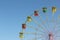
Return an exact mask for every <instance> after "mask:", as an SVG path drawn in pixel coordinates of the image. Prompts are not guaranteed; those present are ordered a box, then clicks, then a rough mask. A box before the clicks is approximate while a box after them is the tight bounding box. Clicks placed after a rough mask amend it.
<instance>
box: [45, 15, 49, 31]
mask: <svg viewBox="0 0 60 40" xmlns="http://www.w3.org/2000/svg"><path fill="white" fill-rule="evenodd" d="M45 16H46V22H47V26H46V27H47V29H48V27H49V22H48V21H49V20H48V16H47V14H45ZM48 32H49V30H48Z"/></svg>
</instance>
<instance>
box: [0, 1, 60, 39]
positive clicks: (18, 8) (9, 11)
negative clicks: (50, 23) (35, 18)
mask: <svg viewBox="0 0 60 40" xmlns="http://www.w3.org/2000/svg"><path fill="white" fill-rule="evenodd" d="M59 4H60V0H0V40H20V39H19V37H18V36H19V32H20V31H21V24H22V23H24V22H25V20H26V17H27V16H28V15H30V14H32V13H33V11H34V10H39V11H41V10H40V9H41V8H42V7H47V8H48V12H47V13H52V12H51V7H52V6H56V7H57V9H58V10H57V12H56V13H57V14H59V13H60V9H59V8H60V5H59ZM41 13H42V11H41ZM57 14H56V15H57ZM56 15H55V17H56Z"/></svg>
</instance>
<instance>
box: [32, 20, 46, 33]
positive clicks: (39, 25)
mask: <svg viewBox="0 0 60 40" xmlns="http://www.w3.org/2000/svg"><path fill="white" fill-rule="evenodd" d="M33 21H34V22H35V23H36V24H37V25H38V27H41V28H42V29H43V30H44V31H45V32H47V30H46V29H45V28H44V27H42V25H41V24H39V23H38V22H37V21H35V20H34V19H33Z"/></svg>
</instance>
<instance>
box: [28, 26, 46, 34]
mask: <svg viewBox="0 0 60 40" xmlns="http://www.w3.org/2000/svg"><path fill="white" fill-rule="evenodd" d="M28 27H29V28H32V29H34V30H36V31H39V32H42V33H45V32H43V31H41V30H38V28H35V27H33V26H29V25H28Z"/></svg>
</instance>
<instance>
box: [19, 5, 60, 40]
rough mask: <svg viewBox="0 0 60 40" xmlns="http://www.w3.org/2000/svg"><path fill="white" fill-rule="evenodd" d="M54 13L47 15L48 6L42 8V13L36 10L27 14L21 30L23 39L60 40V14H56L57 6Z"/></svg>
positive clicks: (20, 35)
mask: <svg viewBox="0 0 60 40" xmlns="http://www.w3.org/2000/svg"><path fill="white" fill-rule="evenodd" d="M51 9H52V14H49V15H47V8H46V7H43V8H42V12H43V13H42V14H41V13H39V11H37V10H35V11H34V13H33V14H32V15H29V16H27V18H26V21H25V22H24V23H23V24H22V27H21V28H22V31H21V32H19V37H20V39H21V40H60V15H57V16H55V15H54V14H55V13H56V7H55V6H53V7H52V8H51Z"/></svg>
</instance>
